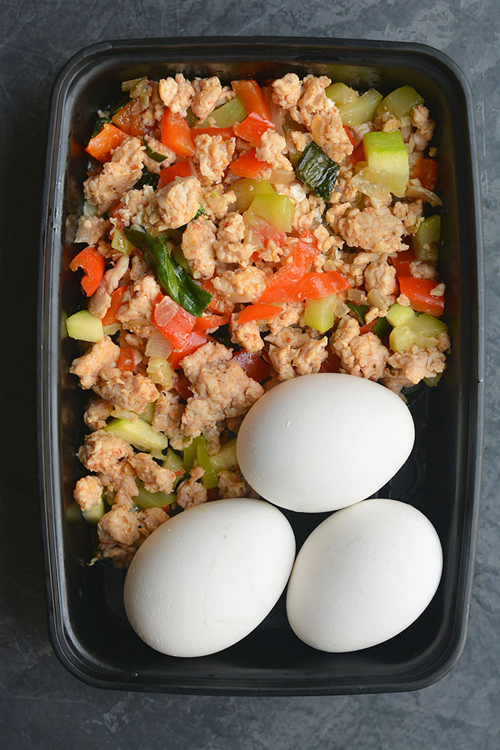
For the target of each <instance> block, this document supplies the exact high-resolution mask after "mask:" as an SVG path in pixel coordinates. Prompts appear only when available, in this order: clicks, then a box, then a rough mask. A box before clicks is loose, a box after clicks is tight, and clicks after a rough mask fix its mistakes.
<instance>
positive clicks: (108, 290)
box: [88, 255, 129, 318]
mask: <svg viewBox="0 0 500 750" xmlns="http://www.w3.org/2000/svg"><path fill="white" fill-rule="evenodd" d="M128 264H129V257H128V255H122V256H121V258H119V259H118V261H117V262H116V265H114V266H112V267H111V268H109V269H108V270H107V271H106V273H105V274H104V276H103V278H102V281H101V283H100V284H99V286H98V287H97V289H96V291H95V292H94V294H93V295H92V297H91V298H90V300H89V306H88V309H89V311H90V312H91V313H92V315H95V316H96V318H104V316H105V315H106V312H107V311H108V308H109V306H110V304H111V295H112V294H113V292H114V291H115V289H117V288H118V285H119V283H120V281H121V280H122V278H123V277H124V276H125V274H126V273H127V271H128Z"/></svg>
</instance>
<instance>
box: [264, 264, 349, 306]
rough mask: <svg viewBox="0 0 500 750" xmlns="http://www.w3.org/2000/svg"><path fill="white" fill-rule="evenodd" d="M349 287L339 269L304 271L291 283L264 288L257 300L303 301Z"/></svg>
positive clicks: (321, 297)
mask: <svg viewBox="0 0 500 750" xmlns="http://www.w3.org/2000/svg"><path fill="white" fill-rule="evenodd" d="M349 287H350V283H349V281H348V280H347V279H346V278H345V276H343V275H342V274H341V273H340V272H339V271H328V272H327V273H306V274H304V276H302V278H300V279H297V280H296V281H293V282H292V283H291V284H287V285H285V286H278V287H273V288H272V289H266V290H265V291H264V293H263V294H261V296H260V297H259V302H303V301H304V300H308V299H323V297H328V296H329V295H330V294H336V293H338V292H341V291H343V290H344V289H348V288H349Z"/></svg>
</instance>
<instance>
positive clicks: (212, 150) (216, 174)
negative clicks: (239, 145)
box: [194, 134, 236, 185]
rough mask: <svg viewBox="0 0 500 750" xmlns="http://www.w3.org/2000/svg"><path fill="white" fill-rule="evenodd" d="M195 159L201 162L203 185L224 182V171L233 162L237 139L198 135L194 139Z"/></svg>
mask: <svg viewBox="0 0 500 750" xmlns="http://www.w3.org/2000/svg"><path fill="white" fill-rule="evenodd" d="M194 143H195V147H196V153H195V157H194V158H195V161H196V162H197V163H198V164H199V169H200V174H201V175H202V180H201V182H202V184H203V185H212V184H214V183H218V182H222V179H223V178H224V173H225V171H226V169H227V168H228V166H229V165H230V164H231V159H232V158H233V154H234V149H235V148H236V139H235V138H228V139H224V138H223V137H222V136H221V135H207V134H203V135H197V136H196V137H195V139H194Z"/></svg>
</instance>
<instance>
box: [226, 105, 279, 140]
mask: <svg viewBox="0 0 500 750" xmlns="http://www.w3.org/2000/svg"><path fill="white" fill-rule="evenodd" d="M233 130H234V134H235V135H237V136H238V138H242V139H243V140H244V141H248V142H249V143H253V144H256V143H258V142H259V141H260V139H261V138H262V136H263V135H264V133H265V132H266V130H274V125H273V123H272V122H270V120H268V119H267V118H266V117H262V115H259V114H258V113H257V112H251V113H250V114H249V115H248V117H245V119H244V120H243V121H242V122H238V123H236V124H235V125H233Z"/></svg>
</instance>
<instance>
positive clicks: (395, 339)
mask: <svg viewBox="0 0 500 750" xmlns="http://www.w3.org/2000/svg"><path fill="white" fill-rule="evenodd" d="M389 346H390V347H391V349H392V351H393V352H397V353H398V354H403V352H406V351H408V349H411V347H412V346H415V333H414V332H413V331H412V330H411V328H410V326H408V325H399V326H396V328H393V329H392V331H391V333H390V335H389Z"/></svg>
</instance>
